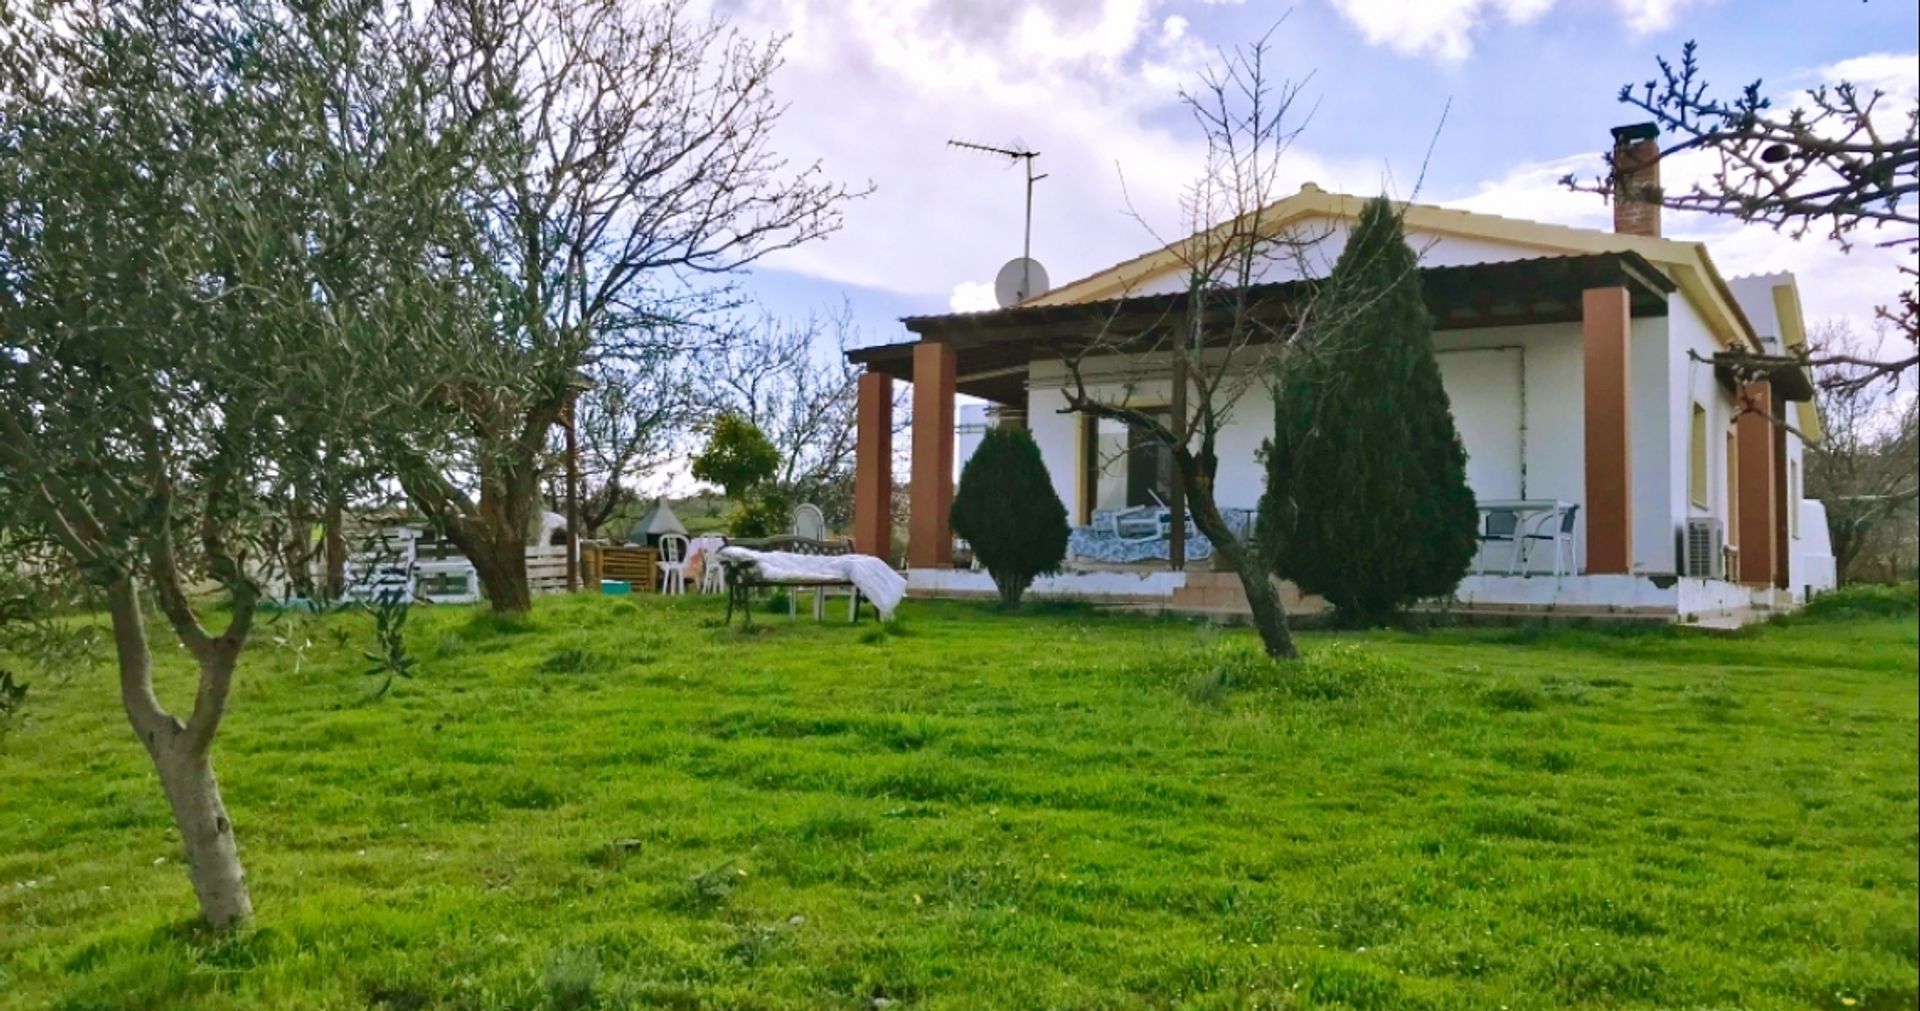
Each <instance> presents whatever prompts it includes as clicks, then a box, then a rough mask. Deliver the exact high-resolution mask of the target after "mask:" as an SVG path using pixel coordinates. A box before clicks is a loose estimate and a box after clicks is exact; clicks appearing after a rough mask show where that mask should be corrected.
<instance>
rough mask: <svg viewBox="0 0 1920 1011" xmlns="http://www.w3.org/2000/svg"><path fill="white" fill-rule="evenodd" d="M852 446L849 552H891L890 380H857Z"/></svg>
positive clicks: (871, 376)
mask: <svg viewBox="0 0 1920 1011" xmlns="http://www.w3.org/2000/svg"><path fill="white" fill-rule="evenodd" d="M857 397H858V406H857V408H856V410H857V411H858V412H859V413H858V420H857V421H856V422H855V425H854V438H855V441H854V445H853V550H855V551H858V552H860V553H861V554H863V555H873V556H874V557H876V558H886V559H889V560H891V558H892V552H893V377H892V376H889V375H887V374H886V373H884V372H866V373H863V374H861V376H860V384H859V389H858V394H857Z"/></svg>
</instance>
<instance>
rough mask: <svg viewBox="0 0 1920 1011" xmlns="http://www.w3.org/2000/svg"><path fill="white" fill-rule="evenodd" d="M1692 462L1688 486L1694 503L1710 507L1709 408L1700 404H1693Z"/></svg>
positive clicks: (1700, 506) (1704, 507)
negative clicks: (1708, 489) (1708, 478)
mask: <svg viewBox="0 0 1920 1011" xmlns="http://www.w3.org/2000/svg"><path fill="white" fill-rule="evenodd" d="M1689 445H1690V448H1691V457H1690V459H1691V464H1690V468H1691V469H1689V470H1688V472H1687V488H1688V493H1689V497H1691V498H1692V499H1693V504H1694V505H1695V506H1697V507H1698V508H1701V509H1707V508H1710V506H1709V504H1708V503H1709V502H1710V499H1709V498H1708V494H1709V493H1708V491H1707V409H1706V408H1704V407H1701V406H1700V405H1699V404H1695V405H1693V431H1692V439H1691V441H1690V443H1689Z"/></svg>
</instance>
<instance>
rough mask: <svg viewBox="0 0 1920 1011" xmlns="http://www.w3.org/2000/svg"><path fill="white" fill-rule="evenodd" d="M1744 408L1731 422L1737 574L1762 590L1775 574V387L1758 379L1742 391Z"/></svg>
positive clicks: (1776, 540)
mask: <svg viewBox="0 0 1920 1011" xmlns="http://www.w3.org/2000/svg"><path fill="white" fill-rule="evenodd" d="M1740 399H1741V401H1742V402H1743V404H1744V409H1743V410H1742V411H1741V412H1740V417H1739V419H1738V420H1736V421H1735V422H1734V434H1733V438H1734V442H1735V444H1736V446H1737V451H1738V452H1739V454H1740V465H1739V467H1738V468H1737V470H1738V471H1739V477H1738V480H1739V482H1740V487H1739V489H1738V494H1739V496H1740V540H1739V543H1740V572H1739V574H1738V576H1737V578H1738V579H1739V581H1740V582H1742V583H1751V584H1753V585H1755V586H1766V585H1768V584H1770V583H1772V582H1773V580H1774V576H1775V575H1776V574H1777V573H1778V572H1779V568H1778V559H1777V558H1776V557H1775V549H1776V548H1777V547H1778V544H1779V542H1778V539H1777V538H1776V537H1775V535H1774V534H1775V531H1774V526H1775V523H1776V515H1775V510H1774V505H1775V501H1776V499H1775V496H1774V485H1775V484H1776V483H1777V482H1778V481H1779V479H1780V475H1779V474H1778V473H1776V472H1775V466H1774V463H1775V454H1774V451H1773V450H1774V439H1773V421H1772V420H1771V418H1772V415H1773V384H1771V383H1768V382H1766V381H1765V380H1762V381H1760V382H1757V383H1749V384H1747V387H1746V389H1745V390H1742V391H1741V394H1740Z"/></svg>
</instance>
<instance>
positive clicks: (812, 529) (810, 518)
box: [793, 502, 827, 541]
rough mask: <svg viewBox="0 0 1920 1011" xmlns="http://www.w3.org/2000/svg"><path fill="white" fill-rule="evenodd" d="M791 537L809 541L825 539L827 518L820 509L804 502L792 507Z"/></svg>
mask: <svg viewBox="0 0 1920 1011" xmlns="http://www.w3.org/2000/svg"><path fill="white" fill-rule="evenodd" d="M793 535H794V536H795V537H805V538H806V539H808V540H810V541H824V540H826V539H827V517H826V514H824V513H822V512H821V511H820V507H819V506H817V505H814V504H813V503H811V502H804V503H801V504H800V505H797V506H794V507H793Z"/></svg>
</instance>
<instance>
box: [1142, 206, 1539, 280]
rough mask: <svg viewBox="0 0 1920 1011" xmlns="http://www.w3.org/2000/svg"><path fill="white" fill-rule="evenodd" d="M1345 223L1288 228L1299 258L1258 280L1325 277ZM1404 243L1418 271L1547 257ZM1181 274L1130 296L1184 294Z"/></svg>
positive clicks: (1468, 242)
mask: <svg viewBox="0 0 1920 1011" xmlns="http://www.w3.org/2000/svg"><path fill="white" fill-rule="evenodd" d="M1349 225H1350V223H1349V222H1347V221H1345V220H1343V219H1333V218H1321V219H1313V220H1309V221H1306V222H1304V223H1302V224H1300V225H1297V226H1296V227H1294V228H1293V229H1291V230H1290V231H1291V234H1292V235H1293V236H1294V238H1295V240H1296V241H1297V242H1299V243H1300V244H1301V251H1300V253H1299V255H1297V256H1293V257H1288V258H1286V259H1283V260H1280V261H1276V262H1275V263H1274V264H1272V265H1271V267H1270V268H1269V269H1268V271H1267V273H1265V274H1264V275H1262V276H1261V277H1260V278H1259V280H1262V281H1293V280H1299V279H1300V278H1302V277H1325V276H1326V275H1327V274H1328V273H1329V272H1331V271H1332V270H1333V264H1334V262H1335V261H1336V260H1338V259H1340V254H1341V252H1342V251H1344V250H1345V249H1346V248H1347V239H1348V237H1349V235H1350V234H1351V229H1350V227H1349ZM1407 242H1408V244H1409V245H1411V246H1413V248H1414V251H1415V252H1416V253H1418V254H1419V256H1420V265H1421V266H1423V267H1457V266H1464V265H1467V264H1474V263H1499V262H1505V261H1508V260H1525V259H1531V258H1533V257H1536V256H1546V255H1552V254H1551V253H1550V252H1549V251H1546V250H1540V249H1534V248H1531V247H1527V246H1517V245H1513V244H1510V243H1502V242H1494V241H1491V240H1487V239H1470V238H1462V237H1459V236H1451V235H1438V234H1435V233H1432V232H1424V231H1419V230H1417V229H1409V230H1408V232H1407ZM1186 286H1187V278H1186V275H1185V274H1183V273H1181V272H1180V271H1178V270H1173V271H1169V272H1167V273H1164V274H1161V275H1159V276H1157V277H1151V278H1145V279H1142V280H1140V281H1136V282H1135V283H1134V286H1133V288H1132V290H1131V291H1130V292H1129V294H1133V295H1167V294H1171V293H1173V292H1177V291H1184V290H1186Z"/></svg>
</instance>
